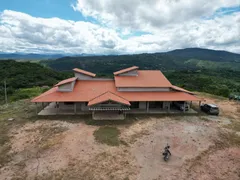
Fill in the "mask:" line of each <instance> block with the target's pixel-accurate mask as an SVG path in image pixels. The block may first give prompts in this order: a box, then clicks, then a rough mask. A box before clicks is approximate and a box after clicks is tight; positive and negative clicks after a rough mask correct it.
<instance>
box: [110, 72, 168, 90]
mask: <svg viewBox="0 0 240 180" xmlns="http://www.w3.org/2000/svg"><path fill="white" fill-rule="evenodd" d="M114 78H115V84H116V87H171V86H172V84H171V83H170V82H169V81H168V80H167V78H166V77H165V76H164V75H163V74H162V72H161V71H153V70H138V76H115V77H114Z"/></svg>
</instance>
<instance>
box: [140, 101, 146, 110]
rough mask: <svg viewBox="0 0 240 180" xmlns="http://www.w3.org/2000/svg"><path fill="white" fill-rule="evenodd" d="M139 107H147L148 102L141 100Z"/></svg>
mask: <svg viewBox="0 0 240 180" xmlns="http://www.w3.org/2000/svg"><path fill="white" fill-rule="evenodd" d="M139 109H147V102H139Z"/></svg>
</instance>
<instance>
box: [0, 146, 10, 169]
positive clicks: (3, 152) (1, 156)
mask: <svg viewBox="0 0 240 180" xmlns="http://www.w3.org/2000/svg"><path fill="white" fill-rule="evenodd" d="M10 149H11V146H10V145H8V144H4V145H1V146H0V168H1V167H2V166H4V164H6V163H8V162H9V161H10V159H11V157H10V155H9V154H8V151H9V150H10Z"/></svg>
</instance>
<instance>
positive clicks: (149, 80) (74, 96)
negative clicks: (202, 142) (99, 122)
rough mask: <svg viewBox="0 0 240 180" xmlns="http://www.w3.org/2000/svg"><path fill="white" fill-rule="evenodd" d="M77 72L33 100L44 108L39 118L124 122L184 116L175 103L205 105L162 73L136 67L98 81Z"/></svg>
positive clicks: (94, 75)
mask: <svg viewBox="0 0 240 180" xmlns="http://www.w3.org/2000/svg"><path fill="white" fill-rule="evenodd" d="M73 71H74V75H75V76H74V77H72V78H69V79H66V80H63V81H61V82H59V83H58V84H56V85H55V86H54V87H53V88H52V89H50V90H49V91H47V92H45V93H43V94H41V95H40V96H38V97H36V98H34V99H33V100H32V102H35V103H42V105H43V110H42V111H41V112H40V113H39V115H52V114H87V113H89V114H90V113H91V114H92V116H93V118H94V119H115V118H116V119H118V118H120V119H123V118H125V116H126V113H163V112H165V113H171V112H180V111H179V110H177V108H176V107H175V106H174V102H179V101H181V102H184V103H183V105H184V107H185V105H187V104H189V102H190V103H191V102H192V101H199V102H200V101H201V99H199V98H198V97H196V96H195V95H194V93H192V92H190V91H187V90H185V89H182V88H180V87H177V86H174V85H172V84H171V83H170V82H169V81H168V79H167V78H166V77H165V76H164V75H163V74H162V72H161V71H159V70H139V68H138V67H137V66H133V67H130V68H127V69H122V70H120V71H117V72H114V73H113V74H114V78H113V79H106V78H97V77H96V74H94V73H91V72H87V71H84V70H81V69H78V68H75V69H73ZM184 111H185V108H184V109H183V112H184Z"/></svg>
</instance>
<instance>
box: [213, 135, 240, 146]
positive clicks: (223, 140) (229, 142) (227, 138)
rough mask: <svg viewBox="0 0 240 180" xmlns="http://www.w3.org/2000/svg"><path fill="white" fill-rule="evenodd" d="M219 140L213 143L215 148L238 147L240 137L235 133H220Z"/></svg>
mask: <svg viewBox="0 0 240 180" xmlns="http://www.w3.org/2000/svg"><path fill="white" fill-rule="evenodd" d="M219 138H220V139H219V140H217V141H216V142H215V144H216V145H217V146H220V147H231V146H238V147H240V137H239V135H238V134H237V133H236V132H220V133H219Z"/></svg>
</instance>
